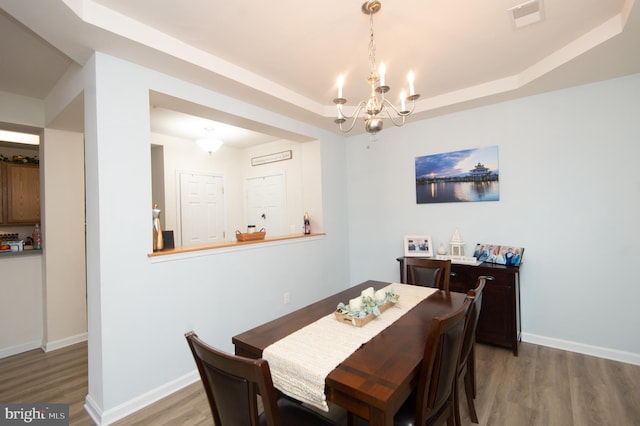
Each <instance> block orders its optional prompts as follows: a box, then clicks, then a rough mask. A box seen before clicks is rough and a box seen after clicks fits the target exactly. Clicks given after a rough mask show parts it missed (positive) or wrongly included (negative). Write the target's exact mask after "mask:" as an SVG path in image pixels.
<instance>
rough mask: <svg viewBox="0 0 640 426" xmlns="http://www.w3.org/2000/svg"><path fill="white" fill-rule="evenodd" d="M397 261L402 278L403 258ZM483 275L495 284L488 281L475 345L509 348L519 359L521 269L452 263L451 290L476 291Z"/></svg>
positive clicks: (489, 264)
mask: <svg viewBox="0 0 640 426" xmlns="http://www.w3.org/2000/svg"><path fill="white" fill-rule="evenodd" d="M398 260H399V261H400V276H401V277H402V268H403V266H404V264H403V262H404V258H403V257H401V258H399V259H398ZM482 275H486V276H490V277H493V280H487V282H486V285H485V287H484V291H483V295H482V308H481V310H480V318H479V319H478V328H477V330H476V341H478V342H482V343H490V344H493V345H498V346H503V347H506V348H509V349H511V350H512V351H513V354H514V355H516V356H517V355H518V342H520V339H521V325H520V268H519V267H517V266H505V265H496V264H492V263H482V264H480V265H478V266H475V265H466V264H458V263H453V264H451V280H450V283H449V290H451V291H456V292H460V293H466V292H467V291H468V290H470V289H472V288H475V286H476V283H477V281H478V277H479V276H482Z"/></svg>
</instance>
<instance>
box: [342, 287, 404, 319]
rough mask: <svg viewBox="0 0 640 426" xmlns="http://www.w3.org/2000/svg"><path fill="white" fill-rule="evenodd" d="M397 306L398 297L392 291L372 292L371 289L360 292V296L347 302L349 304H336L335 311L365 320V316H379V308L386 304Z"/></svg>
mask: <svg viewBox="0 0 640 426" xmlns="http://www.w3.org/2000/svg"><path fill="white" fill-rule="evenodd" d="M389 302H391V303H393V304H395V305H398V304H399V302H398V295H397V294H396V292H395V291H394V290H393V289H389V290H386V291H385V290H384V289H381V290H378V291H376V292H375V293H374V292H373V287H369V288H367V289H366V290H363V291H362V294H361V295H360V296H358V297H356V298H354V299H351V300H350V301H349V304H348V305H347V304H345V303H343V302H340V303H338V307H337V311H338V312H340V313H341V314H343V315H347V316H350V317H353V318H365V317H366V316H367V315H371V314H373V315H375V316H378V315H380V306H382V305H385V304H387V303H389Z"/></svg>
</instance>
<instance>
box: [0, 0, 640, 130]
mask: <svg viewBox="0 0 640 426" xmlns="http://www.w3.org/2000/svg"><path fill="white" fill-rule="evenodd" d="M362 1H363V0H353V1H345V0H325V1H323V2H321V3H318V2H315V3H308V2H301V1H299V0H297V1H296V0H279V1H273V2H256V1H250V0H233V1H226V2H223V1H212V0H190V1H189V2H184V1H183V0H136V1H131V0H47V1H46V2H43V1H41V0H0V5H2V8H3V11H4V12H3V13H1V14H0V40H2V42H1V43H0V58H1V60H2V67H0V91H3V92H9V93H15V94H19V95H23V96H28V97H32V98H38V99H44V98H45V97H46V96H47V94H48V93H49V91H50V90H51V88H52V87H53V85H54V84H55V82H56V81H57V79H58V78H59V77H60V76H61V75H62V73H64V71H65V70H66V69H67V67H69V66H77V65H83V64H84V63H85V62H86V61H87V59H88V58H89V57H90V55H91V53H92V52H93V51H102V52H105V53H108V54H111V55H114V56H118V57H121V58H123V59H125V60H128V61H131V62H134V63H138V64H140V65H143V66H147V67H151V68H154V69H157V70H159V71H161V72H165V73H167V74H170V75H174V76H176V77H178V78H182V79H186V80H189V81H192V82H194V83H196V84H199V85H201V86H203V87H207V88H211V89H212V90H215V91H217V92H221V93H223V94H228V95H231V96H234V97H237V98H239V99H243V100H246V101H248V102H251V103H254V104H257V105H258V106H262V107H264V108H268V109H269V110H272V111H276V112H279V113H282V114H285V115H288V116H291V117H294V118H296V119H299V120H302V121H305V122H308V123H311V124H313V125H316V126H320V127H323V128H326V129H330V130H332V131H336V125H335V124H334V123H333V115H334V114H335V106H334V105H333V103H332V99H333V98H335V97H336V94H337V89H336V79H337V77H338V75H339V74H340V73H344V75H345V88H344V96H345V97H346V98H347V99H348V100H349V103H348V104H347V106H354V105H355V104H357V102H358V101H359V100H360V99H362V98H364V97H366V95H367V82H366V78H367V76H368V50H367V49H368V43H369V19H368V16H367V15H365V14H363V13H362V12H361V5H362ZM524 1H525V0H521V1H517V0H516V1H514V0H483V1H477V0H446V1H445V0H439V1H435V0H403V1H401V0H386V1H383V2H382V9H381V11H380V12H379V13H378V14H376V15H375V18H374V29H375V41H376V45H377V49H376V56H377V60H378V62H379V61H384V62H385V64H386V66H387V83H388V84H389V85H390V86H391V91H390V92H389V93H388V97H389V99H391V100H392V101H394V102H395V101H397V99H398V97H399V93H400V90H401V89H402V88H403V86H405V87H406V74H407V72H408V71H409V70H413V71H414V73H415V74H416V91H417V92H418V93H420V94H421V98H420V99H419V101H418V103H417V105H416V111H415V113H414V116H415V118H411V117H410V118H409V120H416V119H421V118H426V117H431V116H435V115H439V114H444V113H449V112H452V111H457V110H461V109H464V108H470V107H474V106H479V105H484V104H488V103H492V102H498V101H502V100H506V99H512V98H515V97H519V96H527V95H531V94H535V93H541V92H544V91H548V90H556V89H560V88H565V87H570V86H574V85H578V84H584V83H589V82H595V81H599V80H603V79H608V78H613V77H618V76H623V75H628V74H632V73H638V72H640V10H639V9H640V5H638V4H634V3H640V1H638V2H636V1H635V0H540V1H541V2H542V1H543V3H542V4H541V5H542V8H543V11H544V19H543V20H542V21H541V22H538V23H534V24H532V25H528V26H525V27H523V28H520V29H515V28H514V25H513V23H512V21H511V19H510V14H509V13H508V9H509V8H510V7H513V6H515V5H517V4H519V3H522V2H524ZM25 52H29V53H28V54H25ZM156 101H157V102H153V101H152V104H153V106H155V107H156V108H152V116H153V117H154V118H153V120H154V122H153V126H154V131H161V132H163V133H168V134H173V133H170V132H177V133H180V132H181V131H178V130H169V129H171V128H173V127H175V126H174V125H172V124H171V121H175V120H176V119H179V121H182V120H184V119H186V118H188V117H185V116H184V115H183V114H178V115H176V114H170V111H173V110H177V111H182V112H187V113H188V111H185V110H184V109H181V108H182V107H181V105H180V102H171V99H170V98H169V97H166V96H158V99H156ZM182 106H184V105H182ZM187 109H188V108H187ZM79 110H80V111H81V109H79ZM200 115H201V116H206V117H207V118H212V117H213V118H219V117H217V116H216V113H215V112H211V114H209V113H204V114H200ZM228 118H229V117H226V118H225V117H222V121H227V122H229V121H231V120H229V119H228ZM77 119H78V117H77V113H75V114H72V119H71V120H61V121H60V122H63V121H64V122H65V123H74V121H77ZM80 119H81V117H80ZM76 124H77V123H76ZM231 124H238V123H236V122H234V123H231ZM253 124H255V123H253ZM67 125H71V124H67ZM199 125H200V124H199ZM241 125H242V126H243V127H248V128H250V129H251V130H254V132H252V133H251V134H250V135H253V136H256V137H259V139H260V138H261V140H260V141H265V140H269V139H270V138H273V137H276V135H274V134H273V133H277V131H274V130H275V129H269V128H266V129H265V128H260V126H256V127H252V126H253V125H252V124H251V123H249V125H247V126H245V125H244V124H241ZM194 126H196V125H195V124H194V125H192V126H187V128H191V129H192V130H193V128H194ZM387 126H388V125H387ZM202 127H203V128H204V127H205V126H202ZM214 127H216V128H220V129H223V127H224V126H222V125H219V124H216V125H214ZM359 127H360V126H358V125H357V126H356V129H357V130H358V131H361V129H360V128H359ZM220 131H222V130H220ZM192 133H193V132H192ZM192 133H190V134H184V133H183V134H182V136H183V137H188V138H195V136H194V135H193V134H192ZM265 134H266V135H268V136H265ZM277 136H278V137H282V135H277ZM241 139H244V140H249V139H251V136H248V135H245V136H243V137H242V138H241Z"/></svg>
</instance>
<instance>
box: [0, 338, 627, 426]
mask: <svg viewBox="0 0 640 426" xmlns="http://www.w3.org/2000/svg"><path fill="white" fill-rule="evenodd" d="M476 354H477V355H476V356H477V366H478V367H477V370H478V375H477V380H478V396H477V398H476V409H477V411H478V417H479V420H480V424H481V425H518V426H526V425H540V426H554V425H558V426H569V425H576V426H578V425H579V426H587V425H594V426H603V425H616V426H626V425H629V426H631V425H640V366H634V365H629V364H623V363H618V362H613V361H608V360H604V359H600V358H595V357H590V356H586V355H579V354H575V353H571V352H565V351H561V350H557V349H551V348H546V347H543V346H536V345H532V344H528V343H521V345H520V351H519V356H518V357H514V356H513V355H512V353H511V352H510V351H509V350H506V349H501V348H495V347H491V346H485V345H478V347H477V353H476ZM86 358H87V346H86V344H85V343H81V344H77V345H73V346H70V347H67V348H63V349H59V350H57V351H53V352H50V353H48V354H45V353H43V352H42V351H40V350H35V351H30V352H26V353H24V354H20V355H16V356H13V357H9V358H4V359H1V360H0V401H1V402H5V403H6V402H24V403H45V402H49V403H68V404H70V406H69V414H70V424H71V425H93V422H92V421H91V419H90V418H89V416H88V415H87V414H86V412H85V411H84V408H83V406H84V398H85V396H86V394H87V362H86ZM461 403H462V405H461V414H462V422H463V424H464V425H471V424H472V423H471V421H470V419H469V415H468V412H467V408H466V400H465V399H464V395H462V396H461ZM332 417H334V418H335V419H337V420H339V421H343V420H344V419H345V416H344V413H342V412H340V410H337V411H336V412H335V413H332ZM116 424H117V425H141V424H144V425H154V426H155V425H176V424H180V425H211V424H213V421H212V418H211V414H210V412H209V406H208V405H207V400H206V395H205V394H204V390H203V388H202V385H201V384H200V382H198V383H195V384H193V385H191V386H188V387H186V388H184V389H182V390H181V391H179V392H177V393H175V394H173V395H171V396H169V397H167V398H165V399H163V400H161V401H159V402H157V403H155V404H153V405H151V406H149V407H147V408H145V409H143V410H141V411H139V412H137V413H134V414H132V415H131V416H129V417H126V418H125V419H123V420H121V421H119V422H118V423H116Z"/></svg>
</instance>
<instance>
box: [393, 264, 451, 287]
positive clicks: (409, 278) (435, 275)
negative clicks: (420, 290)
mask: <svg viewBox="0 0 640 426" xmlns="http://www.w3.org/2000/svg"><path fill="white" fill-rule="evenodd" d="M450 278H451V261H450V260H438V259H427V258H422V257H405V258H404V267H403V268H402V282H403V283H405V284H415V285H421V286H424V287H435V288H439V289H440V290H446V291H449V280H450Z"/></svg>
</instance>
